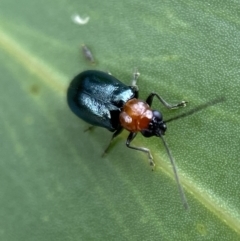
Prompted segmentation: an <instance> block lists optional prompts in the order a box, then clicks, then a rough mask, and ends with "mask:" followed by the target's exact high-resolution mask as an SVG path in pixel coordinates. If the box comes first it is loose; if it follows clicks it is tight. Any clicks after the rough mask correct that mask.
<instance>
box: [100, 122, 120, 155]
mask: <svg viewBox="0 0 240 241" xmlns="http://www.w3.org/2000/svg"><path fill="white" fill-rule="evenodd" d="M122 131H123V128H122V127H121V126H120V127H119V128H118V129H117V130H116V131H115V132H114V133H113V135H112V138H111V140H110V142H109V144H108V146H107V147H106V149H105V150H104V152H103V154H102V157H103V156H105V155H106V154H107V152H108V150H109V148H110V146H111V144H112V141H113V139H114V138H115V137H116V136H118V135H119V134H120V133H121V132H122Z"/></svg>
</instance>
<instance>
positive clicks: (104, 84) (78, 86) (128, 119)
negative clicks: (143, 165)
mask: <svg viewBox="0 0 240 241" xmlns="http://www.w3.org/2000/svg"><path fill="white" fill-rule="evenodd" d="M139 75H140V74H139V72H138V71H137V70H135V71H134V74H133V80H132V84H131V85H130V86H128V85H125V84H124V83H122V82H121V81H119V80H118V79H117V78H115V77H114V76H112V75H110V74H108V73H105V72H102V71H98V70H86V71H84V72H82V73H80V74H78V75H77V76H76V77H75V78H74V79H73V80H72V81H71V83H70V85H69V88H68V91H67V102H68V105H69V107H70V109H71V110H72V112H73V113H74V114H76V115H77V116H78V117H80V118H81V119H82V120H84V121H85V122H87V123H89V124H91V125H93V126H99V127H103V128H106V129H108V130H109V131H111V132H113V135H112V138H111V140H110V142H109V145H108V146H107V148H106V149H105V152H104V153H106V152H107V150H108V148H109V146H110V144H111V142H112V140H113V139H114V138H115V137H116V136H118V135H119V134H120V133H121V132H122V130H123V129H126V130H128V131H129V132H130V133H129V135H128V138H127V141H126V146H127V147H128V148H131V149H134V150H138V151H142V152H145V153H146V154H147V155H148V158H149V162H150V165H151V166H154V165H155V164H154V161H153V157H152V154H151V152H150V150H149V149H147V148H145V147H136V146H133V145H131V142H132V141H133V139H134V138H135V137H136V135H137V134H138V133H139V132H140V133H141V134H142V135H143V136H144V137H147V138H149V137H152V136H157V137H160V138H161V139H162V141H163V144H164V146H165V149H166V151H167V154H168V156H169V159H170V161H171V164H172V167H173V171H174V175H175V179H176V181H177V184H178V188H179V191H180V195H181V198H182V202H183V204H184V206H185V208H188V204H187V200H186V197H185V195H184V192H183V188H182V186H181V184H180V181H179V177H178V173H177V169H176V165H175V163H174V159H173V157H172V155H171V153H170V150H169V148H168V145H167V143H166V142H165V140H164V138H163V135H164V134H165V132H166V130H167V126H166V122H165V121H164V120H163V116H162V114H161V112H160V111H157V110H152V109H151V105H152V102H153V98H154V97H156V98H157V99H158V100H159V101H160V102H161V103H162V104H163V105H164V106H165V107H166V108H168V109H176V108H179V107H185V106H186V103H187V102H186V101H181V102H180V103H178V104H174V105H172V104H169V103H167V102H166V101H165V100H164V99H163V98H162V97H161V96H160V95H158V94H157V93H155V92H152V93H150V94H149V96H148V97H147V99H146V101H143V100H140V99H138V86H137V85H136V83H137V79H138V77H139Z"/></svg>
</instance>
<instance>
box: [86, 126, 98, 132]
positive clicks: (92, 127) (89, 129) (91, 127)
mask: <svg viewBox="0 0 240 241" xmlns="http://www.w3.org/2000/svg"><path fill="white" fill-rule="evenodd" d="M94 128H95V126H89V127H88V128H86V129H85V130H84V132H87V131H91V130H92V129H94Z"/></svg>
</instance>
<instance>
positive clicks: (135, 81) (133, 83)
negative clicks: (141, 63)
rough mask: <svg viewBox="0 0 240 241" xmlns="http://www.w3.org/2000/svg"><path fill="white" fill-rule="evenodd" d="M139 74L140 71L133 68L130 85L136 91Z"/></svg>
mask: <svg viewBox="0 0 240 241" xmlns="http://www.w3.org/2000/svg"><path fill="white" fill-rule="evenodd" d="M139 76H140V73H139V72H138V69H137V68H134V71H133V79H132V83H131V86H132V87H133V88H134V89H135V90H136V92H138V86H137V80H138V78H139Z"/></svg>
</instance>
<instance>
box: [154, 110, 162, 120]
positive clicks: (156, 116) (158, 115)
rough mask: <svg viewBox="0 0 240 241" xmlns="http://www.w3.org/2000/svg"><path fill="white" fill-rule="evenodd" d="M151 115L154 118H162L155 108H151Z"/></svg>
mask: <svg viewBox="0 0 240 241" xmlns="http://www.w3.org/2000/svg"><path fill="white" fill-rule="evenodd" d="M153 117H154V118H156V119H157V120H160V121H161V120H162V114H161V113H160V112H159V111H157V110H153Z"/></svg>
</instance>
